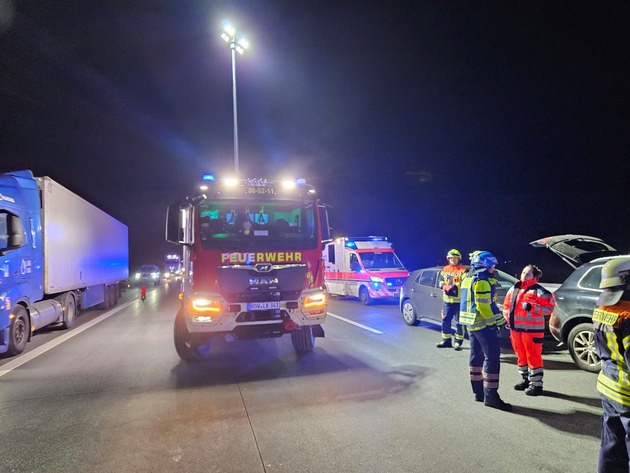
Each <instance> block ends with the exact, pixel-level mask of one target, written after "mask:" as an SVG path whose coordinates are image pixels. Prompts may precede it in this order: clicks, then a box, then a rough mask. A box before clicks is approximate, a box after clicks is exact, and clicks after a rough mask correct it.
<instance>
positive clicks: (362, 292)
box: [359, 286, 374, 305]
mask: <svg viewBox="0 0 630 473" xmlns="http://www.w3.org/2000/svg"><path fill="white" fill-rule="evenodd" d="M359 300H360V301H361V304H363V305H372V302H374V299H372V298H371V297H370V293H369V292H368V290H367V287H365V286H361V289H359Z"/></svg>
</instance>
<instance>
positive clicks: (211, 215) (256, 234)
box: [199, 200, 318, 250]
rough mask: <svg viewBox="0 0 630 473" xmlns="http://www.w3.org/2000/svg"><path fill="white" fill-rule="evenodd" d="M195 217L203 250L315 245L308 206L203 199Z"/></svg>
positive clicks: (312, 210)
mask: <svg viewBox="0 0 630 473" xmlns="http://www.w3.org/2000/svg"><path fill="white" fill-rule="evenodd" d="M199 218H200V226H199V233H200V237H201V245H202V246H203V248H204V249H206V250H236V249H240V250H248V249H252V250H254V249H255V250H274V249H311V248H316V247H317V243H318V242H317V240H318V232H317V221H316V218H315V207H314V205H313V204H312V203H308V204H307V203H303V202H301V201H286V200H285V201H275V202H274V201H271V202H251V201H244V200H207V201H204V202H202V203H201V204H200V205H199Z"/></svg>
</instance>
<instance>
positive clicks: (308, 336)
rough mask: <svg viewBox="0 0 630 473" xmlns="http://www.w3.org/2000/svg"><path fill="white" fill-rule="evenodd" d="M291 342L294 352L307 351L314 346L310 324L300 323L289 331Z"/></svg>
mask: <svg viewBox="0 0 630 473" xmlns="http://www.w3.org/2000/svg"><path fill="white" fill-rule="evenodd" d="M291 342H292V343H293V349H294V350H295V352H296V353H300V354H301V353H308V352H309V351H312V350H313V347H314V346H315V336H314V335H313V328H312V327H311V326H310V325H302V327H301V328H296V329H294V330H292V331H291Z"/></svg>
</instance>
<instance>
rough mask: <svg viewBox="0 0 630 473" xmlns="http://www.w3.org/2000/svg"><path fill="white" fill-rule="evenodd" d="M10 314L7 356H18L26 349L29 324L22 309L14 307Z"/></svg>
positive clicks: (24, 310) (17, 306)
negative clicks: (11, 316)
mask: <svg viewBox="0 0 630 473" xmlns="http://www.w3.org/2000/svg"><path fill="white" fill-rule="evenodd" d="M11 314H12V315H13V318H12V319H11V325H10V327H9V349H8V350H7V356H15V355H19V354H20V353H22V352H23V351H24V350H25V349H26V342H28V336H29V334H30V331H31V322H30V319H29V317H28V314H27V312H26V309H25V308H24V307H22V306H21V305H16V306H15V307H14V308H13V310H12V311H11Z"/></svg>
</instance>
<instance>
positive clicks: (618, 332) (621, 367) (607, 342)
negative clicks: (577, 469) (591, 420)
mask: <svg viewBox="0 0 630 473" xmlns="http://www.w3.org/2000/svg"><path fill="white" fill-rule="evenodd" d="M599 287H600V288H601V289H604V292H603V293H602V294H601V295H600V296H599V299H597V306H598V307H597V308H596V309H595V312H593V331H594V332H595V348H596V350H597V355H598V356H599V357H600V359H601V360H602V368H601V371H600V373H599V376H598V377H597V390H598V391H599V393H600V398H601V401H602V409H603V411H604V412H603V415H602V431H601V432H602V433H601V445H600V450H599V465H598V469H597V471H598V472H599V473H613V472H614V473H617V472H628V471H630V466H629V462H630V451H629V450H630V440H628V439H629V436H630V368H628V365H629V364H630V258H628V257H623V258H613V259H611V260H610V261H608V262H607V263H606V264H605V265H604V266H603V267H602V280H601V282H600V284H599Z"/></svg>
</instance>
